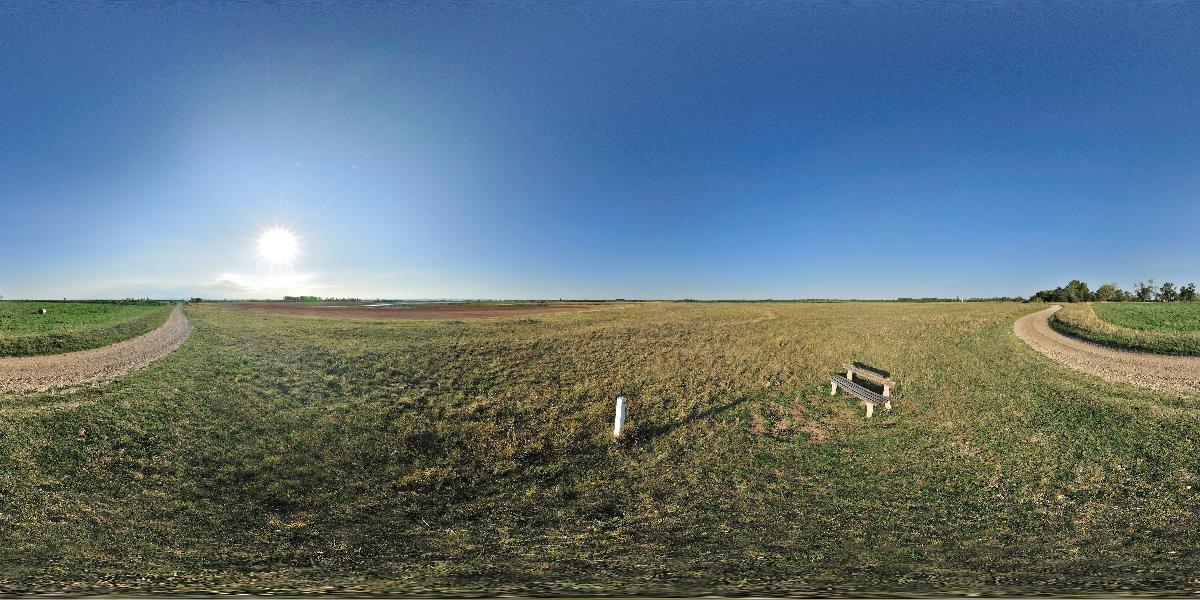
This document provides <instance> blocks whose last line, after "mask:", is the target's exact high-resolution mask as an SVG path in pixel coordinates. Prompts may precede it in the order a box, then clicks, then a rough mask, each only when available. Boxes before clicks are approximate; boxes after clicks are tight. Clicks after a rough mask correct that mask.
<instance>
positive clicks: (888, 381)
mask: <svg viewBox="0 0 1200 600" xmlns="http://www.w3.org/2000/svg"><path fill="white" fill-rule="evenodd" d="M842 369H843V370H846V371H850V372H851V373H854V375H855V376H858V377H862V378H863V379H866V380H869V381H874V382H875V383H878V384H880V385H886V386H888V387H896V382H895V381H894V380H892V378H891V377H884V376H883V375H880V374H879V373H876V372H875V371H872V370H870V369H864V368H862V367H858V366H855V365H852V364H850V363H842Z"/></svg>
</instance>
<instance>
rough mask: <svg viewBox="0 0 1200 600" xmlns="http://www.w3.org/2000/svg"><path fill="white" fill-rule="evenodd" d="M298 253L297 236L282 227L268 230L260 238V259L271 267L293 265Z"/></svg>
mask: <svg viewBox="0 0 1200 600" xmlns="http://www.w3.org/2000/svg"><path fill="white" fill-rule="evenodd" d="M298 251H299V244H297V242H296V234H294V233H292V232H291V231H288V230H287V229H284V228H282V227H273V228H271V229H267V230H265V231H263V232H262V233H261V234H260V235H259V236H258V257H259V259H261V260H263V261H265V262H267V263H270V264H271V265H289V264H291V263H292V261H293V260H295V258H296V253H297V252H298Z"/></svg>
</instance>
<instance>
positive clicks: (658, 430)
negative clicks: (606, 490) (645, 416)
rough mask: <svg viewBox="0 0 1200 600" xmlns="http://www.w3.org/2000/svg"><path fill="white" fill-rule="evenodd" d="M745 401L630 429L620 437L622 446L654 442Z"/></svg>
mask: <svg viewBox="0 0 1200 600" xmlns="http://www.w3.org/2000/svg"><path fill="white" fill-rule="evenodd" d="M747 400H749V398H747V397H746V396H742V397H741V398H738V399H737V400H734V401H733V402H727V403H725V404H719V405H717V406H711V407H709V408H706V409H704V410H702V411H700V412H697V413H692V414H691V415H688V416H687V417H686V418H684V419H681V420H678V421H672V422H669V423H660V424H655V425H648V426H644V427H643V426H638V427H632V428H630V429H629V430H628V431H626V432H625V433H624V435H622V436H621V442H622V443H623V444H630V445H633V444H643V443H646V442H650V441H652V440H654V439H655V438H658V437H661V436H664V435H667V434H669V433H671V432H673V431H675V430H677V429H682V428H685V427H687V426H689V425H691V424H692V423H698V422H700V421H704V420H706V419H710V418H712V417H716V416H719V415H721V414H724V413H725V412H727V411H729V410H732V409H734V408H737V407H738V406H741V405H742V404H744V403H745V402H746V401H747Z"/></svg>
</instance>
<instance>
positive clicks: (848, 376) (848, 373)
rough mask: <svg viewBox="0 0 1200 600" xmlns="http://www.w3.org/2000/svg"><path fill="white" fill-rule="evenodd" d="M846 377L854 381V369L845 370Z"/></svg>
mask: <svg viewBox="0 0 1200 600" xmlns="http://www.w3.org/2000/svg"><path fill="white" fill-rule="evenodd" d="M846 379H848V380H850V381H854V371H846Z"/></svg>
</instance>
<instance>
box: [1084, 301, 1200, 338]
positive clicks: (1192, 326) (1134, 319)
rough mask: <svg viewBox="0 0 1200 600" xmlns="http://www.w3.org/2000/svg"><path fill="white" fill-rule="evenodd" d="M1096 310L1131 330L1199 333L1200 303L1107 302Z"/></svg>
mask: <svg viewBox="0 0 1200 600" xmlns="http://www.w3.org/2000/svg"><path fill="white" fill-rule="evenodd" d="M1095 310H1096V315H1097V316H1099V317H1100V318H1101V319H1104V320H1105V321H1108V322H1109V323H1112V324H1114V325H1120V326H1121V327H1128V328H1130V329H1139V330H1142V331H1167V332H1179V331H1186V332H1195V333H1200V302H1122V303H1115V304H1113V303H1105V304H1096V305H1095Z"/></svg>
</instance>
